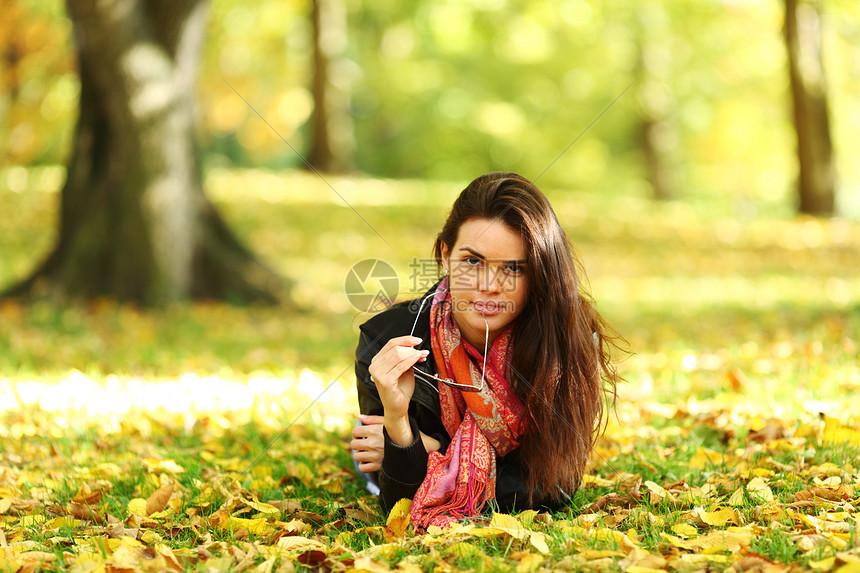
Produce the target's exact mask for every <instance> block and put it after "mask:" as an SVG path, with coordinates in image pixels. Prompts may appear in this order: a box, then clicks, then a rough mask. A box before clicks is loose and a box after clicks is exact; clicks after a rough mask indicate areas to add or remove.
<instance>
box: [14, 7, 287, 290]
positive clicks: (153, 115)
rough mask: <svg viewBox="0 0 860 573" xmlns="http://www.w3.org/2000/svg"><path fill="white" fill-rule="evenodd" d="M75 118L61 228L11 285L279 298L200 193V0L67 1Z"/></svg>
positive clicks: (270, 277) (274, 282) (273, 281)
mask: <svg viewBox="0 0 860 573" xmlns="http://www.w3.org/2000/svg"><path fill="white" fill-rule="evenodd" d="M67 8H68V12H69V16H70V17H71V19H72V22H73V24H74V34H75V43H76V47H77V52H78V63H79V67H80V77H81V96H80V117H79V119H78V125H77V130H76V133H75V137H74V150H73V154H72V158H71V160H70V162H69V165H68V171H67V174H68V175H67V179H66V183H65V186H64V187H63V190H62V196H61V208H60V221H59V236H58V240H57V243H56V246H55V248H54V250H53V252H52V253H51V254H50V255H49V256H48V258H47V259H46V261H45V262H44V263H43V264H42V266H41V267H40V268H38V269H37V270H36V271H35V272H34V274H33V275H32V276H31V277H30V278H28V279H27V280H25V281H24V282H22V283H21V284H19V285H17V286H16V287H13V288H12V289H11V290H10V291H9V292H8V293H7V294H11V295H22V294H27V293H33V294H48V295H52V296H57V297H59V298H95V297H102V296H107V297H114V298H117V299H119V300H126V301H138V302H140V303H143V304H162V303H166V302H170V301H177V300H185V299H188V298H221V299H230V300H235V301H237V302H244V301H253V300H263V301H267V302H275V301H276V300H277V292H278V290H279V289H280V286H279V285H280V282H279V280H278V279H277V277H275V275H274V274H273V273H272V272H271V271H269V270H268V269H266V268H265V267H264V266H263V265H261V264H260V263H259V262H257V261H256V260H255V259H254V257H253V256H252V255H251V253H250V252H249V251H248V250H247V249H245V248H244V247H243V246H241V245H240V244H239V243H238V241H237V240H236V239H235V238H234V237H233V235H232V234H231V233H230V231H229V229H228V228H227V226H226V225H225V224H224V222H223V220H222V219H221V218H220V217H219V215H218V214H217V212H216V211H215V209H214V208H213V206H212V204H211V203H210V202H209V201H208V199H207V198H206V196H205V195H204V194H203V189H202V185H201V175H200V167H199V161H198V157H197V148H196V146H195V144H194V140H193V135H194V129H193V128H194V110H193V103H194V78H195V74H196V71H197V67H198V55H199V51H200V50H199V48H200V44H201V40H202V37H203V31H204V29H205V18H206V2H205V0H113V1H110V2H103V1H100V0H67Z"/></svg>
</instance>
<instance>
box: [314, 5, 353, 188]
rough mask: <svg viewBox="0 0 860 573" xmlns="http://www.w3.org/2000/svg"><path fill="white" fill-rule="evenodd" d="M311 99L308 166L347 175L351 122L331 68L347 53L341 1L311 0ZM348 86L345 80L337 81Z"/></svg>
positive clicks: (350, 150) (351, 144)
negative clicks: (312, 65)
mask: <svg viewBox="0 0 860 573" xmlns="http://www.w3.org/2000/svg"><path fill="white" fill-rule="evenodd" d="M311 22H312V24H313V44H314V46H313V48H314V49H313V54H314V67H313V89H312V92H313V98H314V111H313V115H312V116H311V134H310V139H311V144H310V153H309V155H308V162H309V163H310V164H311V166H313V167H314V168H315V169H319V170H321V171H329V172H339V171H346V170H348V169H349V167H350V156H351V155H352V150H353V147H354V142H353V135H352V134H353V131H352V119H351V118H350V115H349V112H348V111H347V103H346V94H345V92H344V90H343V86H341V87H338V86H335V85H334V83H333V81H332V70H331V68H332V64H333V63H336V62H337V61H338V60H339V59H340V58H342V57H343V52H344V50H345V49H346V34H347V26H346V7H345V6H344V5H343V2H342V0H313V1H312V2H311ZM340 81H341V82H347V81H348V79H347V78H343V77H342V78H340Z"/></svg>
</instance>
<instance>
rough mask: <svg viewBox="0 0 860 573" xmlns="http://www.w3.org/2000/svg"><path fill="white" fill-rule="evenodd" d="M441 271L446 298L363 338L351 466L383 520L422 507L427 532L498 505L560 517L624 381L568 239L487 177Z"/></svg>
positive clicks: (394, 313)
mask: <svg viewBox="0 0 860 573" xmlns="http://www.w3.org/2000/svg"><path fill="white" fill-rule="evenodd" d="M434 255H435V257H436V261H437V263H438V264H439V265H440V266H441V267H442V270H443V273H444V277H443V278H442V280H441V281H440V282H439V283H437V284H436V285H435V286H434V287H433V288H431V289H430V291H428V293H426V294H425V295H424V296H423V297H421V298H420V299H417V300H415V301H409V302H404V303H400V304H396V305H394V306H392V307H390V308H389V309H387V310H386V311H385V312H383V313H381V314H379V315H377V316H375V317H373V318H372V319H370V320H369V321H367V322H366V323H364V324H363V325H362V326H361V338H360V341H359V345H358V349H357V351H356V358H357V360H356V378H357V385H358V398H359V407H360V409H361V413H362V416H361V418H360V419H361V422H362V425H360V426H357V427H356V428H355V429H354V430H353V437H354V439H353V440H352V442H351V447H352V449H353V458H354V459H355V461H356V463H357V464H358V467H359V469H360V470H361V471H362V472H365V473H371V474H376V475H375V481H376V483H377V484H378V485H379V488H380V501H381V503H382V506H383V508H384V509H385V510H387V509H388V508H390V507H391V506H392V505H393V504H394V503H395V502H396V501H397V500H399V499H400V498H403V497H408V498H412V499H413V503H412V509H411V514H412V521H413V523H415V524H416V525H418V526H420V527H427V526H428V525H431V524H436V525H440V526H444V525H448V524H450V523H451V522H453V521H455V520H457V519H461V518H464V517H472V516H475V515H478V514H479V513H480V512H481V510H482V509H483V508H484V506H485V504H486V503H488V502H490V503H493V504H496V505H497V507H498V508H499V509H500V510H501V511H511V510H514V509H524V508H528V507H548V508H550V509H553V508H558V507H560V506H561V505H563V504H564V503H565V501H566V500H567V499H569V497H568V494H570V493H572V492H573V491H574V490H575V489H576V488H577V487H578V486H579V483H580V481H581V479H582V475H583V472H584V470H585V464H586V461H587V459H588V456H589V453H590V452H591V449H592V447H593V446H594V443H595V440H596V438H597V434H598V431H599V429H600V426H601V421H602V419H603V414H604V408H603V392H604V391H606V392H608V393H609V394H610V395H612V397H613V399H614V396H615V384H616V381H617V380H618V375H617V372H616V370H615V368H614V366H613V364H612V362H611V361H610V356H609V350H610V347H612V346H614V339H613V338H612V337H611V336H610V335H609V334H608V332H607V331H608V329H607V327H606V325H605V324H604V322H603V320H602V319H601V317H600V315H599V314H598V313H597V311H596V310H595V309H594V307H593V305H592V303H591V302H590V300H589V299H588V298H587V296H586V295H585V294H584V293H583V292H582V289H581V285H580V278H579V275H578V272H577V264H576V262H575V259H574V257H573V254H572V252H571V247H570V244H569V242H568V240H567V237H566V235H565V233H564V231H563V230H562V228H561V226H560V225H559V223H558V220H557V219H556V217H555V213H554V212H553V210H552V207H551V206H550V204H549V202H548V201H547V199H546V197H545V196H544V195H543V193H541V192H540V191H539V190H538V189H537V187H535V186H534V185H533V184H532V183H531V182H530V181H528V180H527V179H525V178H524V177H522V176H520V175H517V174H514V173H491V174H488V175H483V176H481V177H479V178H477V179H475V180H474V181H472V183H470V184H469V185H468V186H467V187H466V189H464V190H463V192H462V193H461V194H460V196H459V197H458V198H457V200H456V201H455V203H454V206H453V208H452V209H451V213H450V214H449V216H448V219H447V221H446V222H445V225H444V227H443V228H442V231H441V232H440V233H439V236H438V237H437V239H436V243H435V246H434ZM604 384H605V386H604Z"/></svg>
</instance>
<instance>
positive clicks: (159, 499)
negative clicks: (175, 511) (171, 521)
mask: <svg viewBox="0 0 860 573" xmlns="http://www.w3.org/2000/svg"><path fill="white" fill-rule="evenodd" d="M173 488H174V484H172V483H171V484H170V485H166V486H164V487H160V488H158V489H157V490H155V491H154V492H152V495H150V496H149V497H148V498H147V500H146V515H152V514H153V513H157V512H159V511H163V510H164V508H165V507H167V501H168V500H169V499H170V496H171V495H172V494H173Z"/></svg>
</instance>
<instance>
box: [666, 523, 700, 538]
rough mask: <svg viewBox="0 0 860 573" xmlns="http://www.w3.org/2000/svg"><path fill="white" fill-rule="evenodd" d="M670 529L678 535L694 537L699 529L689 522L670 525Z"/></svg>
mask: <svg viewBox="0 0 860 573" xmlns="http://www.w3.org/2000/svg"><path fill="white" fill-rule="evenodd" d="M672 531H673V532H675V533H677V534H678V535H680V536H681V537H686V538H690V537H696V536H697V535H699V530H698V529H696V528H695V527H693V526H692V525H690V524H689V523H678V524H676V525H673V526H672Z"/></svg>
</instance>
